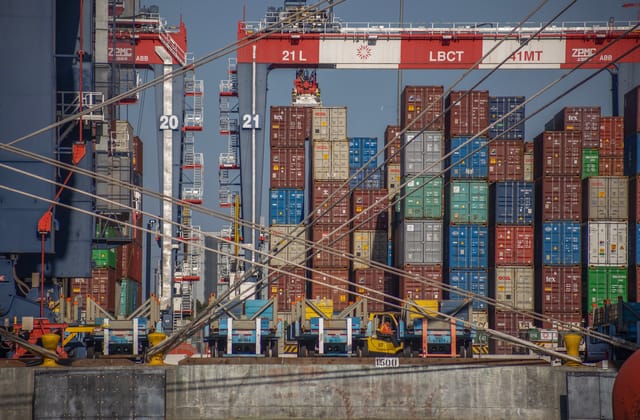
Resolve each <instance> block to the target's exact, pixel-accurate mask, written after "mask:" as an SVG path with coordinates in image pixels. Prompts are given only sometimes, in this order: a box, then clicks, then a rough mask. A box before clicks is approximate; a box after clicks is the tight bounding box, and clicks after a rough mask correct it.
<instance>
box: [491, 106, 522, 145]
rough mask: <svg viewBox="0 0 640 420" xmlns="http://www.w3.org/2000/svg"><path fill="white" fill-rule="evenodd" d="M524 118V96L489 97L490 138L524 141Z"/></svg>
mask: <svg viewBox="0 0 640 420" xmlns="http://www.w3.org/2000/svg"><path fill="white" fill-rule="evenodd" d="M521 105H522V106H521ZM519 106H520V107H519ZM518 107H519V108H518ZM516 108H517V109H516ZM507 114H509V115H507ZM524 118H525V106H524V96H489V125H490V126H491V125H492V124H494V123H495V125H493V126H492V127H491V128H490V129H489V138H491V139H496V140H524V138H525V136H524ZM499 120H500V122H498V121H499Z"/></svg>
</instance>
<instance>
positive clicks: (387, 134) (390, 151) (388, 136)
mask: <svg viewBox="0 0 640 420" xmlns="http://www.w3.org/2000/svg"><path fill="white" fill-rule="evenodd" d="M399 132H400V127H399V126H397V125H388V126H387V128H386V130H384V144H385V147H386V148H385V149H384V160H385V162H387V164H390V163H400V156H401V155H402V153H400V147H401V146H402V136H399V135H398V133H399ZM387 145H388V146H387Z"/></svg>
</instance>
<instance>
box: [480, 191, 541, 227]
mask: <svg viewBox="0 0 640 420" xmlns="http://www.w3.org/2000/svg"><path fill="white" fill-rule="evenodd" d="M490 195H491V200H490V201H489V203H490V205H491V206H493V208H492V209H491V221H492V222H493V223H494V224H505V225H532V224H533V221H534V209H535V194H534V184H533V183H531V182H516V181H508V182H496V183H494V184H492V185H491V188H490Z"/></svg>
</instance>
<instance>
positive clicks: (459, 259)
mask: <svg viewBox="0 0 640 420" xmlns="http://www.w3.org/2000/svg"><path fill="white" fill-rule="evenodd" d="M487 234H488V231H487V227H486V226H482V225H476V224H469V225H451V226H449V240H448V241H447V243H446V245H447V246H448V248H449V268H450V269H459V268H485V269H486V268H487V267H488V265H487V264H488V259H487V251H488V249H489V243H488V235H487Z"/></svg>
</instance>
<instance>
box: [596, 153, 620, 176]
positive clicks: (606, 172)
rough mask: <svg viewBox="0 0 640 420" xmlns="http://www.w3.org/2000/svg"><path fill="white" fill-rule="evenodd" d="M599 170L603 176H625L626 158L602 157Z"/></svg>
mask: <svg viewBox="0 0 640 420" xmlns="http://www.w3.org/2000/svg"><path fill="white" fill-rule="evenodd" d="M598 168H599V169H598V173H599V174H600V175H601V176H624V157H611V156H600V158H599V159H598Z"/></svg>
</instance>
